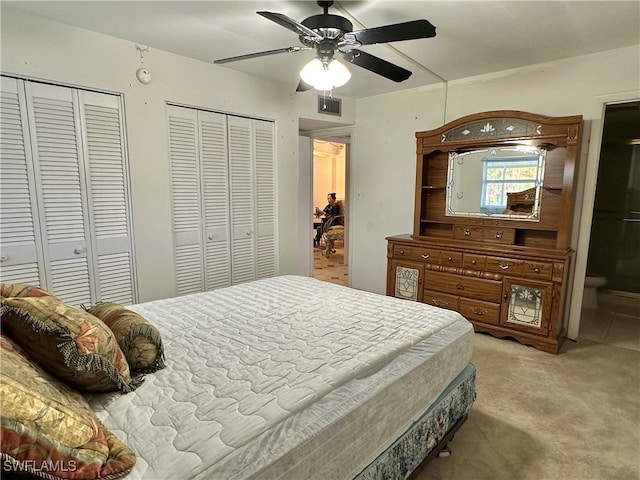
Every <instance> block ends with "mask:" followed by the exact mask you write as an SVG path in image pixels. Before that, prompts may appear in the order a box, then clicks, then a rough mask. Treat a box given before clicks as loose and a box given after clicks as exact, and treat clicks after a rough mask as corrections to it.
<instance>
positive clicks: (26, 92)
mask: <svg viewBox="0 0 640 480" xmlns="http://www.w3.org/2000/svg"><path fill="white" fill-rule="evenodd" d="M7 85H15V88H16V89H17V96H18V102H19V108H20V117H21V121H22V139H23V143H24V152H25V156H26V169H27V176H28V185H29V197H30V203H31V212H32V225H33V230H34V236H35V251H36V259H37V264H38V274H39V285H41V286H42V287H44V288H45V289H48V290H51V291H52V292H54V293H55V294H56V295H57V296H60V297H61V298H63V299H66V300H68V301H71V302H72V303H84V302H85V301H90V302H91V303H95V302H96V301H110V300H111V301H120V302H122V303H128V302H129V301H131V302H132V303H136V302H137V298H138V289H137V276H136V265H135V250H134V241H133V239H134V233H133V222H132V216H131V214H132V210H131V208H132V207H131V188H130V171H129V161H128V155H127V141H126V128H125V116H124V103H123V99H122V95H121V94H118V93H114V92H101V91H96V90H91V89H87V88H83V87H74V86H67V85H58V84H54V83H51V82H46V81H35V80H30V79H26V78H18V77H12V76H7V75H2V88H3V92H4V91H5V90H7V89H6V86H7ZM12 88H13V87H12ZM85 95H89V96H91V95H95V96H96V97H94V98H101V97H102V96H104V99H106V98H108V99H109V102H110V103H111V104H113V109H115V112H116V115H117V122H118V130H119V131H118V138H117V145H118V149H117V150H118V154H119V160H120V162H121V163H120V166H119V168H120V169H121V172H122V175H121V177H120V180H121V182H122V184H121V188H122V189H123V197H124V200H123V201H122V202H121V203H124V208H122V209H121V211H122V212H124V216H125V223H126V226H125V235H124V236H125V239H124V240H122V239H121V240H120V242H119V244H120V249H121V250H122V249H124V250H126V253H127V255H128V264H127V265H126V267H125V268H126V270H125V271H124V275H125V278H126V281H127V282H130V287H131V288H130V290H128V295H126V300H127V301H126V302H125V301H124V300H121V299H114V298H101V293H100V283H99V281H100V277H99V271H98V268H99V267H98V260H99V259H98V256H97V254H98V238H97V236H96V233H95V231H94V223H93V220H94V219H93V216H94V213H95V212H94V202H93V201H92V194H91V180H92V179H91V176H90V173H89V171H88V169H89V165H88V157H89V150H88V143H87V142H88V135H87V124H86V123H85V122H86V118H85V110H86V107H87V106H88V105H90V104H92V103H91V102H86V103H85ZM105 101H106V100H105ZM48 102H51V105H49V106H50V108H51V110H50V111H49V110H47V108H48V106H47V105H46V104H47V103H48ZM56 102H65V103H66V102H68V103H66V105H63V104H56ZM93 103H96V102H93ZM69 105H70V108H68V107H69ZM58 108H61V109H62V110H59V111H60V115H63V116H62V117H59V116H58V110H57V109H58ZM36 110H37V112H36ZM69 114H71V115H72V120H70V119H69V117H68V115H69ZM64 115H67V119H66V121H65V122H66V123H64V122H61V119H63V118H64ZM63 123H64V124H65V125H66V127H67V129H66V130H65V131H62V130H61V131H60V132H57V131H56V128H58V127H59V128H61V129H62V128H63V127H60V125H62V124H63ZM71 123H73V127H72V128H70V125H71ZM71 132H73V138H71V136H70V133H71ZM96 132H98V134H99V135H98V137H97V139H98V141H99V142H100V141H102V140H103V139H104V137H103V136H106V135H108V134H109V133H112V132H106V131H100V130H99V129H96ZM56 134H58V135H59V136H60V137H61V138H58V136H57V135H56ZM65 136H66V143H65V142H64V141H60V140H61V139H62V137H65ZM112 143H113V142H112ZM72 149H74V150H75V151H72ZM74 155H75V157H74ZM44 158H47V161H48V163H49V165H48V166H47V168H46V169H45V172H44V175H43V168H42V166H43V164H42V162H43V161H44V160H43V159H44ZM57 158H60V159H62V160H63V162H66V165H67V167H66V168H67V169H68V168H70V167H74V168H77V170H74V172H75V171H77V177H76V176H75V174H74V175H72V178H74V180H75V178H77V188H78V190H77V191H76V193H75V194H73V195H75V196H76V199H75V200H73V199H71V200H70V201H71V202H76V203H75V204H74V205H73V208H75V209H78V203H77V202H78V201H79V210H80V212H81V214H80V215H78V212H77V211H76V232H75V238H74V239H73V240H71V241H66V240H65V239H64V238H63V237H64V235H63V234H62V235H61V234H59V233H56V236H57V237H58V241H52V239H51V238H50V236H49V232H48V228H47V227H48V224H47V222H48V221H51V222H53V223H52V224H51V226H52V228H53V226H57V227H56V228H54V230H53V231H56V232H61V231H64V230H66V228H65V227H64V225H65V219H64V218H62V215H63V213H62V212H64V209H65V208H66V207H65V206H66V205H67V204H66V203H65V202H66V201H67V197H66V196H65V195H66V194H65V193H63V192H64V188H65V184H64V183H61V184H60V185H58V184H56V183H55V182H56V179H57V178H58V179H59V180H60V181H62V182H64V180H66V179H65V178H64V177H65V176H68V175H66V173H65V163H60V164H57V163H56V159H57ZM59 167H62V168H61V169H60V170H59ZM72 173H73V172H72ZM45 175H50V176H51V179H50V180H51V181H47V180H46V179H45V178H44V176H45ZM114 185H115V186H116V187H118V188H120V184H119V183H118V184H116V183H114ZM45 187H46V188H48V192H49V193H47V192H45ZM56 190H60V191H61V192H60V193H57V192H56ZM47 194H48V195H49V199H47V198H46V196H47ZM48 200H49V203H47V201H48ZM47 206H50V207H51V209H52V210H50V212H53V213H50V214H49V215H50V217H47V214H48V213H47V210H46V208H45V207H47ZM69 207H71V204H69ZM55 217H57V218H58V219H57V220H55ZM79 218H81V219H82V228H81V229H78V220H79ZM80 237H82V238H80ZM9 248H10V249H11V247H9ZM3 255H4V253H3ZM80 258H84V259H86V260H85V262H86V275H87V284H86V286H84V287H82V286H81V285H80V284H82V282H78V285H77V286H74V284H73V283H71V285H70V287H69V288H70V290H68V291H64V290H65V288H63V287H61V286H62V285H64V284H65V283H66V278H77V277H75V276H74V273H73V271H71V270H73V268H70V270H69V271H68V272H66V273H65V269H66V266H65V265H60V266H59V267H60V269H59V271H58V274H57V275H58V279H57V288H56V281H55V280H56V279H55V278H54V270H55V266H54V265H53V263H52V262H56V261H57V262H61V263H64V262H65V261H67V260H74V259H80ZM72 263H73V262H72ZM106 265H107V267H109V266H110V265H109V264H108V263H107V264H106ZM127 270H128V271H127ZM122 278H123V274H122V269H121V271H120V279H122ZM128 287H129V285H127V289H128ZM77 288H83V289H84V293H83V294H79V295H80V297H81V299H82V300H81V301H80V302H78V301H75V300H72V298H73V296H76V298H77V295H74V289H77ZM61 289H62V290H63V291H62V292H60V290H61ZM87 295H88V297H87Z"/></svg>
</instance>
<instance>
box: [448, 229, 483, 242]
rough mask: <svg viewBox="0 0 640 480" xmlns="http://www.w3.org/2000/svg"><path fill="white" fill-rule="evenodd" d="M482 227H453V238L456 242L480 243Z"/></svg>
mask: <svg viewBox="0 0 640 480" xmlns="http://www.w3.org/2000/svg"><path fill="white" fill-rule="evenodd" d="M483 230H484V229H483V228H482V227H469V226H465V225H456V226H454V227H453V238H455V239H456V240H471V241H474V242H481V241H482V239H483Z"/></svg>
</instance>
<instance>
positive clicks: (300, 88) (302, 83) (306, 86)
mask: <svg viewBox="0 0 640 480" xmlns="http://www.w3.org/2000/svg"><path fill="white" fill-rule="evenodd" d="M312 88H313V85H309V84H308V83H307V82H305V81H304V80H300V81H299V82H298V86H297V87H296V92H306V91H307V90H311V89H312Z"/></svg>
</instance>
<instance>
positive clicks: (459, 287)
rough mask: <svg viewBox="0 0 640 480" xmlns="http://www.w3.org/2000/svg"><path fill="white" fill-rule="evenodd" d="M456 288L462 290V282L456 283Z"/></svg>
mask: <svg viewBox="0 0 640 480" xmlns="http://www.w3.org/2000/svg"><path fill="white" fill-rule="evenodd" d="M456 288H457V289H458V290H464V284H462V283H456Z"/></svg>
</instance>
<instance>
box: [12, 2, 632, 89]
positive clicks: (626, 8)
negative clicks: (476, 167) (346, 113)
mask: <svg viewBox="0 0 640 480" xmlns="http://www.w3.org/2000/svg"><path fill="white" fill-rule="evenodd" d="M1 5H2V8H3V9H4V7H5V6H9V7H11V8H17V9H20V10H23V11H26V12H30V13H32V14H36V15H39V16H43V17H46V18H49V19H52V20H56V21H59V22H63V23H66V24H69V25H74V26H77V27H81V28H85V29H88V30H93V31H96V32H100V33H103V34H107V35H111V36H114V37H119V38H122V39H126V40H130V41H131V42H134V43H137V44H140V45H144V46H149V47H151V51H150V52H149V53H148V54H145V55H153V49H161V50H166V51H169V52H173V53H177V54H179V55H184V56H186V57H191V58H195V59H199V60H202V61H205V62H213V60H215V59H219V58H225V57H230V56H236V55H243V54H248V53H255V52H260V51H264V50H270V49H275V48H282V47H289V46H299V45H300V43H299V41H298V38H297V35H296V34H295V33H294V32H292V31H290V30H287V29H286V28H284V27H282V26H279V25H277V24H276V23H274V22H272V21H270V20H268V19H266V18H263V17H261V16H260V15H257V14H256V11H258V10H267V11H270V12H277V13H282V14H284V15H287V16H288V17H290V18H292V19H294V20H296V21H302V20H303V19H304V18H306V17H308V16H311V15H317V14H320V13H322V9H321V8H320V7H318V5H317V4H316V2H314V1H285V0H263V1H259V2H258V1H237V0H236V1H186V0H185V1H151V0H147V1H17V2H13V1H5V0H2V2H1ZM330 13H333V14H338V15H342V16H345V17H347V18H348V19H350V20H351V21H352V22H353V24H354V30H355V29H360V28H370V27H376V26H381V25H387V24H392V23H399V22H404V21H409V20H416V19H421V18H425V19H427V20H429V21H430V22H431V23H432V24H433V25H435V26H436V37H434V38H428V39H422V40H410V41H404V42H396V43H393V44H383V45H370V46H365V47H362V49H363V50H365V51H367V52H368V53H371V54H373V55H377V56H379V57H382V58H384V59H385V60H388V61H390V62H392V63H396V64H397V65H400V66H402V67H404V68H407V69H408V70H411V71H412V72H413V75H412V76H411V77H410V78H409V79H408V80H406V81H405V82H402V83H395V82H392V81H391V80H387V79H385V78H383V77H380V76H378V75H376V74H373V73H371V72H369V71H367V70H364V69H362V68H360V67H357V66H355V65H349V68H350V70H351V72H352V74H353V76H352V79H351V81H350V82H349V83H347V84H346V85H345V86H344V87H341V88H339V89H336V90H335V91H334V95H336V96H340V97H352V98H361V97H367V96H371V95H377V94H382V93H387V92H391V91H395V90H402V89H406V88H413V87H418V86H422V85H429V84H434V83H440V82H443V81H451V80H455V79H460V78H465V77H470V76H474V75H480V74H485V73H490V72H497V71H501V70H507V69H511V68H516V67H521V66H525V65H533V64H538V63H546V62H552V61H554V60H558V59H562V58H567V57H573V56H579V55H584V54H589V53H594V52H599V51H604V50H610V49H614V48H619V47H625V46H629V45H637V44H640V2H639V1H637V0H635V1H627V2H616V1H524V0H512V1H471V2H468V1H466V2H465V1H451V0H450V1H418V0H414V1H404V0H371V1H340V2H335V4H334V6H333V7H332V8H331V9H330ZM313 55H314V53H313V51H303V52H297V53H282V54H278V55H272V56H268V57H261V58H254V59H249V60H243V61H238V62H233V63H228V64H224V65H216V66H214V67H212V68H231V69H234V70H239V71H243V72H247V73H250V74H253V75H257V76H260V77H265V78H268V79H271V80H276V81H279V82H283V83H285V84H287V85H289V86H290V87H291V89H292V90H294V89H295V88H296V86H297V84H298V71H299V70H300V68H301V67H302V66H303V65H304V64H305V63H306V62H307V61H308V60H309V59H311V58H312V57H313ZM304 94H305V93H301V95H304Z"/></svg>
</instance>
